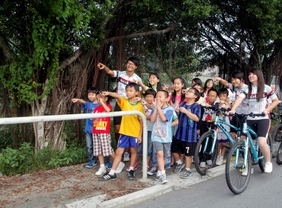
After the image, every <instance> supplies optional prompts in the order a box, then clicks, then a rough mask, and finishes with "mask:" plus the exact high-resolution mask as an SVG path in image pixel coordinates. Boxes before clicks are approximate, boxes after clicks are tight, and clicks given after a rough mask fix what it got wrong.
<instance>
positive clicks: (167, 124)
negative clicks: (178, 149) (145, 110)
mask: <svg viewBox="0 0 282 208" xmlns="http://www.w3.org/2000/svg"><path fill="white" fill-rule="evenodd" d="M162 112H163V114H164V115H165V117H166V121H162V120H161V119H160V117H159V116H157V119H156V121H155V123H154V127H153V131H152V142H161V143H169V142H172V138H171V135H172V133H171V123H172V116H173V112H174V109H173V108H172V107H171V106H168V107H166V108H162Z"/></svg>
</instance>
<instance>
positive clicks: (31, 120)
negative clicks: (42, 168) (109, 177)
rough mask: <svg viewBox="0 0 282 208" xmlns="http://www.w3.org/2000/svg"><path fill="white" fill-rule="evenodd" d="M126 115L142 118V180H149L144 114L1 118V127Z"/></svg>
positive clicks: (131, 112)
mask: <svg viewBox="0 0 282 208" xmlns="http://www.w3.org/2000/svg"><path fill="white" fill-rule="evenodd" d="M126 115H138V116H140V117H141V118H142V123H143V140H142V143H143V174H142V179H143V180H146V179H147V151H148V150H147V143H148V140H147V124H146V117H145V115H144V114H143V113H141V112H140V111H137V110H133V111H117V112H109V113H84V114H65V115H49V116H27V117H11V118H0V125H5V124H19V123H35V122H46V121H63V120H79V119H87V118H100V117H117V116H126Z"/></svg>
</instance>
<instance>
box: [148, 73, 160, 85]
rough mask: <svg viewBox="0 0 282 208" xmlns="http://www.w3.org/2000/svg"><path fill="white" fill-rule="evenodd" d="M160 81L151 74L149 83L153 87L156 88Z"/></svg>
mask: <svg viewBox="0 0 282 208" xmlns="http://www.w3.org/2000/svg"><path fill="white" fill-rule="evenodd" d="M159 81H160V80H159V79H158V77H157V76H156V75H154V74H151V75H150V77H149V83H150V84H151V85H152V86H155V85H157V84H158V82H159Z"/></svg>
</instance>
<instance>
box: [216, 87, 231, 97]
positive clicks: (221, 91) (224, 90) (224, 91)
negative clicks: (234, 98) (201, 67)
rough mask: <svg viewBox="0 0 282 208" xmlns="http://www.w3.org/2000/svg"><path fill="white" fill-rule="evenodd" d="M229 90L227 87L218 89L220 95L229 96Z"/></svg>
mask: <svg viewBox="0 0 282 208" xmlns="http://www.w3.org/2000/svg"><path fill="white" fill-rule="evenodd" d="M228 94H229V92H228V89H226V88H221V89H219V90H218V95H227V96H228Z"/></svg>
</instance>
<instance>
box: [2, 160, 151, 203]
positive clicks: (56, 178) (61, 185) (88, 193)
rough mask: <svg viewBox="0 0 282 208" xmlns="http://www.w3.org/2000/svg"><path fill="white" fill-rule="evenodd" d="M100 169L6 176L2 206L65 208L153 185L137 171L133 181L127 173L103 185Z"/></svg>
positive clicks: (4, 177)
mask: <svg viewBox="0 0 282 208" xmlns="http://www.w3.org/2000/svg"><path fill="white" fill-rule="evenodd" d="M97 170H98V167H94V168H92V169H87V168H85V167H84V164H81V165H75V166H69V167H62V168H58V169H55V170H48V171H40V172H36V173H32V174H26V175H17V176H13V177H8V176H3V177H1V178H0V193H1V194H0V207H1V208H6V207H16V208H25V207H26V208H30V207H33V208H36V207H40V208H43V207H44V208H47V207H64V204H67V203H71V202H74V201H77V200H80V199H84V198H89V197H93V196H98V195H101V194H107V199H113V198H116V197H119V196H122V195H125V194H129V193H132V192H135V191H139V190H141V189H144V188H146V187H149V186H150V185H149V184H146V183H141V182H140V181H138V180H137V179H140V178H141V177H142V174H141V172H140V171H139V172H138V171H137V172H136V179H135V180H133V181H129V180H127V173H126V171H125V170H124V171H123V172H121V173H120V174H118V179H117V180H115V181H105V182H101V181H98V177H97V176H95V172H96V171H97ZM107 199H106V200H107Z"/></svg>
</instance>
